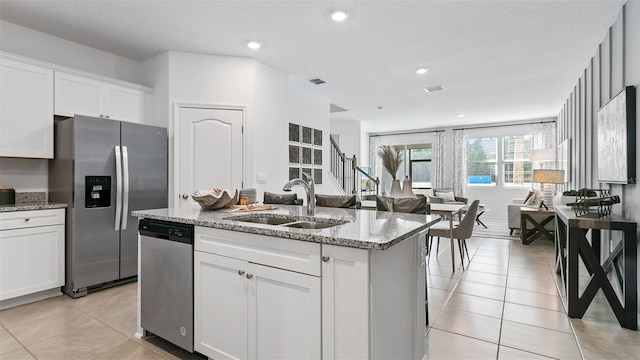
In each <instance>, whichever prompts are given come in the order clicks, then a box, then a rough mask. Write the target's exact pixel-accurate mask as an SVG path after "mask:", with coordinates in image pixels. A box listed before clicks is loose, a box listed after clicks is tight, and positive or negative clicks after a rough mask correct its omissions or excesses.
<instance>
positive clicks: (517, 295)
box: [505, 288, 564, 311]
mask: <svg viewBox="0 0 640 360" xmlns="http://www.w3.org/2000/svg"><path fill="white" fill-rule="evenodd" d="M505 301H507V302H510V303H514V304H521V305H527V306H535V307H539V308H543V309H547V310H553V311H564V308H563V307H562V302H561V301H560V296H558V295H547V294H541V293H536V292H531V291H524V290H518V289H509V288H507V291H506V296H505Z"/></svg>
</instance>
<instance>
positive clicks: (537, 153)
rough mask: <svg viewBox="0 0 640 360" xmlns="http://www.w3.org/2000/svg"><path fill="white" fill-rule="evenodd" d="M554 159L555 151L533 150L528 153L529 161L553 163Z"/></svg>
mask: <svg viewBox="0 0 640 360" xmlns="http://www.w3.org/2000/svg"><path fill="white" fill-rule="evenodd" d="M555 159H556V149H535V150H531V152H530V153H529V160H531V161H554V160H555Z"/></svg>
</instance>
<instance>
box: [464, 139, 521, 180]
mask: <svg viewBox="0 0 640 360" xmlns="http://www.w3.org/2000/svg"><path fill="white" fill-rule="evenodd" d="M510 136H533V132H523V133H521V132H514V133H509V134H500V135H478V136H474V137H469V138H468V139H467V146H468V144H469V141H471V140H474V139H483V138H496V142H497V144H496V161H495V164H496V182H495V183H491V184H470V183H469V175H468V169H469V163H470V162H469V160H468V155H469V149H468V148H467V186H468V187H478V188H482V187H494V188H497V187H502V188H511V189H526V188H531V186H532V183H531V182H529V183H523V184H513V183H506V182H505V170H504V165H505V163H507V162H513V160H505V156H504V155H505V154H504V141H505V140H504V139H505V138H507V137H510ZM532 148H533V146H532ZM528 162H529V163H531V168H532V169H533V163H532V162H531V160H528Z"/></svg>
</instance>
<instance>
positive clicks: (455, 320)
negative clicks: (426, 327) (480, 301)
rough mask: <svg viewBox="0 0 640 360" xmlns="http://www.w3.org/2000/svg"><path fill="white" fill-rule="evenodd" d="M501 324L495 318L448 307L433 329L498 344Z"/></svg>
mask: <svg viewBox="0 0 640 360" xmlns="http://www.w3.org/2000/svg"><path fill="white" fill-rule="evenodd" d="M500 323H501V320H500V319H497V318H494V317H490V316H484V315H479V314H474V313H470V312H466V311H461V310H455V309H450V308H449V306H447V307H446V308H445V309H444V310H443V311H442V312H441V313H440V316H438V319H437V320H436V322H435V323H434V324H433V328H435V329H440V330H444V331H448V332H452V333H456V334H460V335H465V336H469V337H472V338H476V339H479V340H484V341H489V342H492V343H496V344H497V343H498V339H499V338H500Z"/></svg>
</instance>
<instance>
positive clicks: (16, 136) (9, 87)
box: [0, 58, 53, 159]
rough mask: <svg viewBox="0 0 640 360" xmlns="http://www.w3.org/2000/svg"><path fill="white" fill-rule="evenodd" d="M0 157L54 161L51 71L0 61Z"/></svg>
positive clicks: (7, 60) (14, 62)
mask: <svg viewBox="0 0 640 360" xmlns="http://www.w3.org/2000/svg"><path fill="white" fill-rule="evenodd" d="M0 156H7V157H25V158H49V159H50V158H53V70H51V69H47V68H43V67H39V66H35V65H31V64H25V63H22V62H19V61H14V60H11V59H4V58H0Z"/></svg>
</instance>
